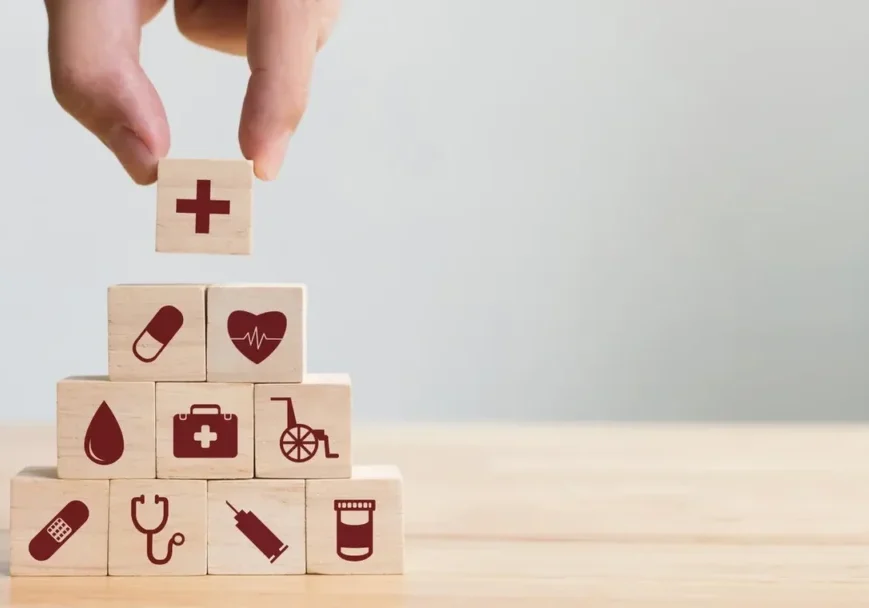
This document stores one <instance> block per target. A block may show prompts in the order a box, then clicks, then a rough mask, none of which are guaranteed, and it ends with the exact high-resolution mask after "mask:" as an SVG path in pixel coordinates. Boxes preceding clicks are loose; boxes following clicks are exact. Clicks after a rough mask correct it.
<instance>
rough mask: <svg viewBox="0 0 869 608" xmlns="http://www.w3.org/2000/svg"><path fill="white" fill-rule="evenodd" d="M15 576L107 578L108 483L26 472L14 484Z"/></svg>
mask: <svg viewBox="0 0 869 608" xmlns="http://www.w3.org/2000/svg"><path fill="white" fill-rule="evenodd" d="M10 503H11V504H10V517H9V528H10V545H11V547H10V555H9V573H10V574H11V575H12V576H106V574H107V572H108V571H107V567H108V537H109V481H108V480H95V479H91V480H80V479H76V480H72V479H58V477H57V471H56V470H55V469H54V468H44V467H28V468H26V469H24V470H22V471H21V472H19V473H18V475H16V476H15V477H13V478H12V481H11V483H10Z"/></svg>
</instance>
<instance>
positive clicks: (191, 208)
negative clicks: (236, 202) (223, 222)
mask: <svg viewBox="0 0 869 608" xmlns="http://www.w3.org/2000/svg"><path fill="white" fill-rule="evenodd" d="M175 213H192V214H194V215H195V216H196V220H195V222H196V223H195V232H196V234H208V233H209V231H210V230H211V214H212V213H213V214H215V215H229V201H221V200H213V199H212V198H211V180H210V179H198V180H196V198H179V199H177V200H176V201H175Z"/></svg>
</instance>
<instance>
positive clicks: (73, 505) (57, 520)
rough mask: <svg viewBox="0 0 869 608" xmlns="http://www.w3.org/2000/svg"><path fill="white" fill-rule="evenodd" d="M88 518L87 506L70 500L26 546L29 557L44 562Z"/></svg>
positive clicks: (78, 501)
mask: <svg viewBox="0 0 869 608" xmlns="http://www.w3.org/2000/svg"><path fill="white" fill-rule="evenodd" d="M88 517H90V511H89V510H88V508H87V505H86V504H84V503H83V502H82V501H80V500H72V501H70V502H68V503H66V505H65V506H64V507H63V508H62V509H61V510H60V512H58V514H57V515H55V516H54V517H52V518H51V520H49V522H48V523H47V524H45V527H44V528H42V530H40V531H39V532H37V533H36V536H34V537H33V538H32V539H31V541H30V545H29V546H28V548H27V549H28V551H29V552H30V557H32V558H33V559H35V560H36V561H39V562H44V561H45V560H47V559H48V558H50V557H51V556H52V555H54V554H55V553H57V550H58V549H60V548H61V547H62V546H63V544H64V543H65V542H66V541H68V540H69V539H70V538H72V535H73V534H75V533H76V532H77V531H78V530H80V529H81V527H82V526H83V525H84V524H85V522H86V521H87V520H88Z"/></svg>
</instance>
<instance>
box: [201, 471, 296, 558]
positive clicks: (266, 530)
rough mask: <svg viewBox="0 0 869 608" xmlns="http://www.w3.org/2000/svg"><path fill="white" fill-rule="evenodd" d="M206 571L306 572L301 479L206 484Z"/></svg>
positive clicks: (212, 482)
mask: <svg viewBox="0 0 869 608" xmlns="http://www.w3.org/2000/svg"><path fill="white" fill-rule="evenodd" d="M208 573H209V574H305V482H304V481H302V480H272V479H246V480H243V481H209V482H208Z"/></svg>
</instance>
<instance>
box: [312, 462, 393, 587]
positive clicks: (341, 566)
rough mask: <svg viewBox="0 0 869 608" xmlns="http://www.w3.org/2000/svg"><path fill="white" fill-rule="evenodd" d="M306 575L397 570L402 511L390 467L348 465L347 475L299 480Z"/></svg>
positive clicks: (377, 572) (389, 572) (374, 572)
mask: <svg viewBox="0 0 869 608" xmlns="http://www.w3.org/2000/svg"><path fill="white" fill-rule="evenodd" d="M305 483H306V485H307V487H306V489H305V504H306V507H305V518H306V537H307V547H308V550H307V562H308V565H307V572H308V573H309V574H402V573H403V572H404V515H403V504H402V479H401V472H400V471H399V470H398V468H397V467H395V466H354V467H353V475H352V477H351V478H350V479H312V480H308V481H306V482H305Z"/></svg>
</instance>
